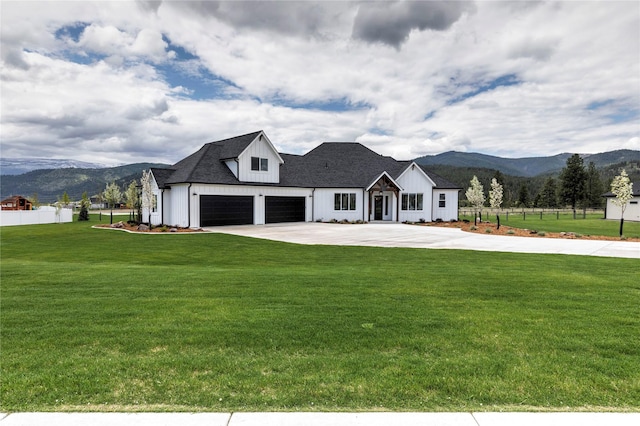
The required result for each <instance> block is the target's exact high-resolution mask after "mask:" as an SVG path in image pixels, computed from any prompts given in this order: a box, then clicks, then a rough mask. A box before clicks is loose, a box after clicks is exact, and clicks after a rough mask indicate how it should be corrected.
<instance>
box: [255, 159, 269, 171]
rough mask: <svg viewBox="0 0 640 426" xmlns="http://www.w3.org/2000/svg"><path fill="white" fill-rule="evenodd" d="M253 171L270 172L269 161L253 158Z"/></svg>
mask: <svg viewBox="0 0 640 426" xmlns="http://www.w3.org/2000/svg"><path fill="white" fill-rule="evenodd" d="M251 170H253V171H260V172H267V171H269V159H268V158H260V157H251Z"/></svg>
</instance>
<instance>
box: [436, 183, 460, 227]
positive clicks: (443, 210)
mask: <svg viewBox="0 0 640 426" xmlns="http://www.w3.org/2000/svg"><path fill="white" fill-rule="evenodd" d="M440 194H444V207H440ZM432 209H433V214H432V217H431V220H437V219H442V220H444V221H445V222H448V221H450V220H458V190H457V189H438V188H434V189H433V207H432Z"/></svg>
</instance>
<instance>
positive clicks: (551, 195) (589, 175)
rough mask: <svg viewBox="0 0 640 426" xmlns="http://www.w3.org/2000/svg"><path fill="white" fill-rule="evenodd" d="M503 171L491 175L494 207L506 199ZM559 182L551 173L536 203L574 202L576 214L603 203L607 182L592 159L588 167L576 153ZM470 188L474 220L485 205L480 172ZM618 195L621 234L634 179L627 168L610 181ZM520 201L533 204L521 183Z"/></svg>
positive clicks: (562, 204)
mask: <svg viewBox="0 0 640 426" xmlns="http://www.w3.org/2000/svg"><path fill="white" fill-rule="evenodd" d="M500 175H501V173H500V172H499V171H497V172H496V176H494V177H493V178H492V179H491V189H490V190H489V206H490V207H491V208H493V209H501V208H502V203H503V184H502V183H500V181H499V179H500V178H501V176H500ZM558 181H559V182H558V183H557V184H556V182H555V179H554V178H552V177H549V178H548V179H547V180H546V182H545V185H544V186H543V188H542V190H541V191H540V192H538V195H537V196H536V199H535V201H534V203H533V207H549V208H560V207H566V206H571V209H572V210H573V215H574V218H575V212H576V208H578V207H581V208H583V209H584V210H585V211H586V209H587V208H600V207H601V206H602V205H603V204H604V200H603V197H602V194H603V193H604V192H605V191H604V185H603V184H602V181H601V179H600V174H599V173H598V170H597V169H596V167H595V164H594V163H593V162H591V163H589V166H588V168H587V169H585V167H584V164H583V160H582V158H581V157H580V156H579V155H578V154H574V155H572V156H571V157H569V159H568V160H567V165H566V167H564V168H563V169H562V171H561V172H560V177H559V179H558ZM469 183H470V185H469V188H468V189H467V191H466V192H465V197H466V198H467V202H468V204H469V205H470V206H471V207H473V209H474V224H476V223H477V220H478V212H479V211H482V208H483V207H485V196H484V188H483V186H482V184H481V183H480V181H479V180H478V178H477V176H475V175H474V176H473V178H472V179H471V181H470V182H469ZM609 187H610V189H611V192H612V193H613V195H614V196H615V198H614V199H613V203H614V204H616V205H618V206H619V207H620V208H621V215H620V237H622V230H623V224H624V211H625V209H626V206H627V203H628V202H629V200H631V199H632V198H633V183H632V182H631V180H630V179H629V176H628V175H627V172H626V170H624V169H622V171H621V172H620V174H619V175H618V176H616V177H614V178H613V179H612V181H611V183H610V185H609ZM518 204H519V206H522V207H531V206H530V205H529V204H528V193H527V187H526V186H525V185H522V186H521V188H520V192H519V194H518ZM480 219H481V218H480ZM497 220H498V229H499V228H500V215H497Z"/></svg>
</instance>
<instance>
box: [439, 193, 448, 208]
mask: <svg viewBox="0 0 640 426" xmlns="http://www.w3.org/2000/svg"><path fill="white" fill-rule="evenodd" d="M438 207H447V196H446V194H440V199H439V200H438Z"/></svg>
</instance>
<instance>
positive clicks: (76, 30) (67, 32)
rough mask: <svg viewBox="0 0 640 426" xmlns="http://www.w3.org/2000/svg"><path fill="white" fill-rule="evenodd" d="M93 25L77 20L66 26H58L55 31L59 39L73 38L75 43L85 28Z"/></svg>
mask: <svg viewBox="0 0 640 426" xmlns="http://www.w3.org/2000/svg"><path fill="white" fill-rule="evenodd" d="M89 25H91V24H90V23H88V22H76V23H74V24H71V25H65V26H64V27H61V28H58V30H56V32H55V37H56V39H58V40H66V39H70V40H73V42H74V43H77V42H78V41H79V40H80V36H81V35H82V33H83V32H84V29H85V28H87V27H88V26H89Z"/></svg>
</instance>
